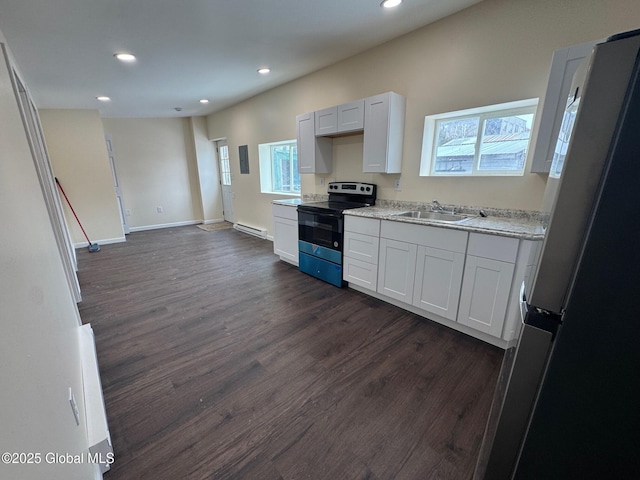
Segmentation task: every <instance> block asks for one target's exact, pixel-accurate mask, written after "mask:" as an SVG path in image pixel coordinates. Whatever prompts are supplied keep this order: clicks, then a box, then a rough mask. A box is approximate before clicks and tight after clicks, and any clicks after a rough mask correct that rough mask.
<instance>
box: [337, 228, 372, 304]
mask: <svg viewBox="0 0 640 480" xmlns="http://www.w3.org/2000/svg"><path fill="white" fill-rule="evenodd" d="M379 243H380V220H377V219H371V218H361V217H349V216H347V217H345V220H344V243H343V247H344V248H343V257H342V279H343V280H344V281H346V282H349V283H353V284H355V285H359V286H360V287H363V288H366V289H368V290H373V291H374V292H375V291H376V289H377V287H378V246H379Z"/></svg>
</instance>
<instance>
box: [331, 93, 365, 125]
mask: <svg viewBox="0 0 640 480" xmlns="http://www.w3.org/2000/svg"><path fill="white" fill-rule="evenodd" d="M337 108H338V123H337V125H338V133H346V132H357V131H361V130H362V129H364V99H361V100H356V101H355V102H349V103H344V104H342V105H338V107H337Z"/></svg>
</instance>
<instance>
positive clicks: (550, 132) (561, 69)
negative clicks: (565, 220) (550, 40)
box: [531, 41, 598, 173]
mask: <svg viewBox="0 0 640 480" xmlns="http://www.w3.org/2000/svg"><path fill="white" fill-rule="evenodd" d="M596 43H598V42H597V41H592V42H586V43H581V44H579V45H573V46H571V47H567V48H561V49H559V50H556V51H555V52H554V53H553V57H552V59H551V69H550V71H549V81H548V83H547V90H546V93H545V97H544V103H543V105H542V112H541V114H540V121H539V122H538V124H539V128H538V135H537V137H536V145H535V150H534V152H533V163H532V165H531V172H532V173H548V172H549V170H551V161H552V160H553V155H554V153H555V148H556V141H557V140H558V132H560V126H561V125H562V117H563V115H564V111H565V109H566V106H567V97H568V95H569V93H570V92H569V88H571V82H572V81H573V75H574V74H575V73H576V70H577V69H578V66H579V65H580V63H581V62H582V61H583V60H584V59H585V58H586V57H587V56H588V55H589V54H590V53H591V50H592V49H593V46H594V45H595V44H596Z"/></svg>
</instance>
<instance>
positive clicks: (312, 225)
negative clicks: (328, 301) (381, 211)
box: [298, 182, 376, 287]
mask: <svg viewBox="0 0 640 480" xmlns="http://www.w3.org/2000/svg"><path fill="white" fill-rule="evenodd" d="M327 193H328V194H329V201H327V202H311V203H303V204H301V205H299V206H298V247H299V252H300V253H299V264H300V271H301V272H304V273H308V274H309V275H312V276H314V277H317V278H319V279H321V280H324V281H325V282H328V283H331V284H332V285H335V286H336V287H342V285H343V282H342V243H343V234H344V215H343V212H344V211H345V210H347V209H350V208H361V207H369V206H372V205H375V203H376V186H375V185H373V184H371V183H359V182H331V183H329V186H328V189H327Z"/></svg>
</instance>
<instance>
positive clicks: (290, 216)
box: [272, 204, 298, 265]
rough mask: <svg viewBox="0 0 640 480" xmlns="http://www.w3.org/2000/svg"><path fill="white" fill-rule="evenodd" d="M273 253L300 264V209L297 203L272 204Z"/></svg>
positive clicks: (289, 261) (282, 258)
mask: <svg viewBox="0 0 640 480" xmlns="http://www.w3.org/2000/svg"><path fill="white" fill-rule="evenodd" d="M272 210H273V253H275V254H276V255H279V256H280V259H281V260H284V261H285V262H288V263H291V264H293V265H298V211H297V208H296V206H295V205H292V206H288V205H286V206H285V205H276V204H274V205H272Z"/></svg>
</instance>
